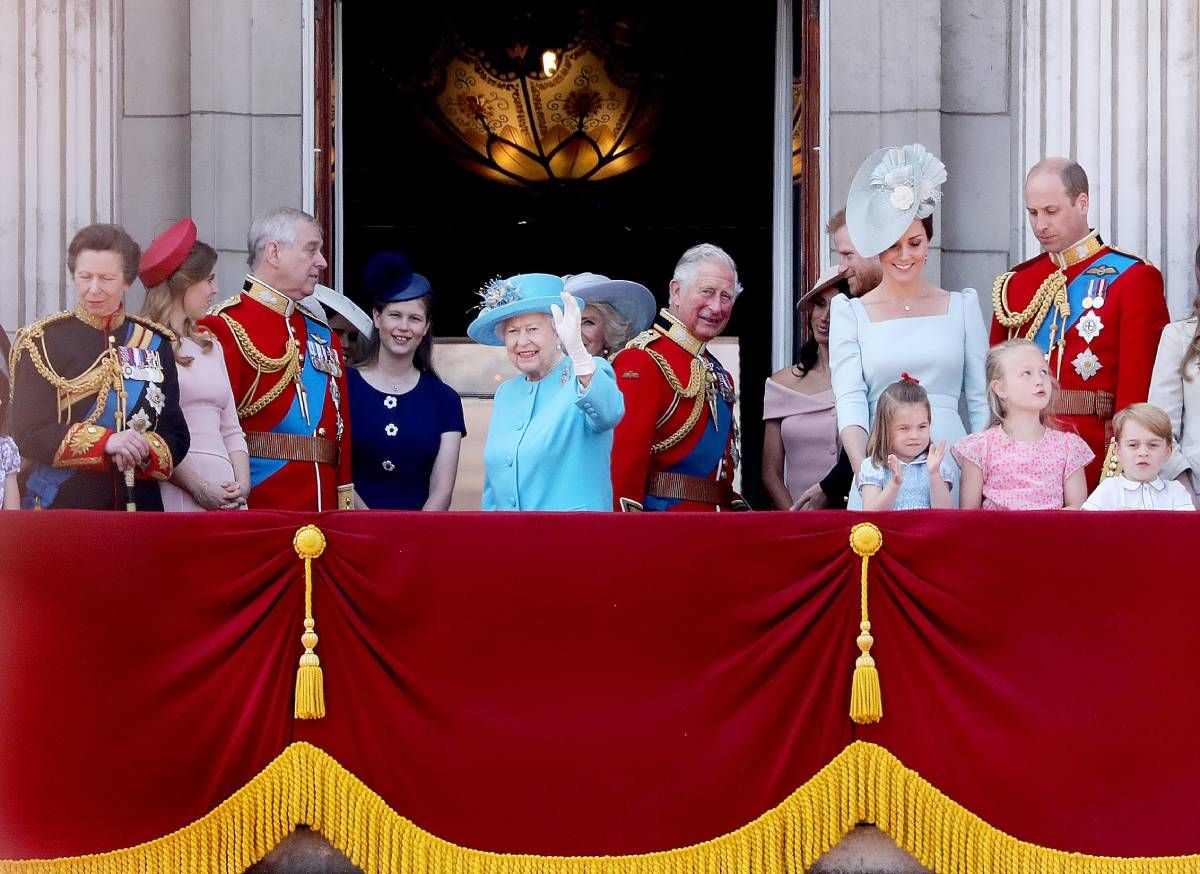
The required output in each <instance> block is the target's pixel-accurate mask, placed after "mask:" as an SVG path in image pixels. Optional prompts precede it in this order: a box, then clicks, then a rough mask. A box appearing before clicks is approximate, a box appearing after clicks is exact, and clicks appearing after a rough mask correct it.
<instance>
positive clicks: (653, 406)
mask: <svg viewBox="0 0 1200 874" xmlns="http://www.w3.org/2000/svg"><path fill="white" fill-rule="evenodd" d="M613 370H614V371H615V373H616V376H617V386H618V387H619V388H620V389H621V393H622V394H623V395H624V397H625V416H624V418H622V419H621V422H620V424H618V425H617V429H616V432H615V434H614V436H613V450H612V477H613V502H614V505H615V508H616V509H617V510H641V509H644V510H672V511H674V510H707V511H712V510H722V509H726V510H728V509H745V502H743V501H742V499H741V498H740V497H739V496H738V495H737V493H736V492H734V491H733V475H734V471H735V470H736V468H737V463H738V432H737V424H736V422H735V421H734V417H733V401H734V398H735V394H734V387H733V381H732V379H731V378H730V376H729V374H728V373H727V372H726V371H725V369H724V368H723V367H721V365H720V363H719V362H718V361H717V360H716V358H714V357H713V355H712V353H710V352H708V351H707V350H706V349H705V344H704V343H702V342H701V341H700V340H698V339H697V338H696V337H694V336H692V334H691V333H690V332H689V331H688V330H687V329H686V328H685V327H684V326H683V325H682V324H681V323H680V322H679V321H677V320H676V319H675V318H674V317H673V316H672V315H671V314H670V313H668V312H667V311H666V310H662V311H661V312H660V313H659V314H658V317H657V318H656V319H655V321H654V325H653V326H652V327H651V328H650V330H648V331H645V332H643V333H642V334H639V335H638V336H637V337H635V338H634V339H633V340H632V341H630V343H629V345H628V346H627V347H626V348H625V349H624V350H622V351H621V352H620V353H619V354H618V355H617V356H616V358H615V359H613ZM714 414H715V417H714Z"/></svg>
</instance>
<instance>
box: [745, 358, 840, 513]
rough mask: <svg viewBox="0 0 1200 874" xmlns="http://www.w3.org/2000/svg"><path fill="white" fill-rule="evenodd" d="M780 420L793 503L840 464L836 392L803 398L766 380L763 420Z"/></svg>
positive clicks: (786, 480)
mask: <svg viewBox="0 0 1200 874" xmlns="http://www.w3.org/2000/svg"><path fill="white" fill-rule="evenodd" d="M769 419H779V420H780V422H779V430H780V432H781V433H782V435H783V457H784V464H783V482H784V485H786V486H787V490H788V494H789V495H791V496H792V500H793V501H795V500H798V499H799V497H800V496H801V495H802V494H804V492H805V491H806V490H807V489H808V488H809V487H810V486H812V485H814V484H816V483H819V482H820V481H821V480H823V479H825V476H826V475H827V474H828V473H829V471H830V470H832V469H833V466H834V465H835V464H837V460H838V453H839V452H840V451H841V447H840V446H839V444H838V428H837V407H836V405H835V399H834V395H833V389H828V390H826V391H823V392H817V393H816V394H811V395H808V394H804V393H803V392H798V391H796V390H795V389H791V388H788V387H787V386H785V385H783V384H781V383H779V382H777V381H776V380H774V379H768V380H767V387H766V393H765V394H764V396H763V420H764V421H766V420H769Z"/></svg>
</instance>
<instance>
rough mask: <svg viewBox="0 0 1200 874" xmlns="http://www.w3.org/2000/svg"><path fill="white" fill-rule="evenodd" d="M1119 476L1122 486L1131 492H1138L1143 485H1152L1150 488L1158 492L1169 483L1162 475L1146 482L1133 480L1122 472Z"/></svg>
mask: <svg viewBox="0 0 1200 874" xmlns="http://www.w3.org/2000/svg"><path fill="white" fill-rule="evenodd" d="M1117 478H1118V479H1119V480H1120V481H1121V486H1122V488H1124V489H1125V490H1126V491H1130V492H1136V491H1137V490H1138V489H1140V488H1141V487H1142V486H1150V488H1152V489H1154V491H1156V492H1161V491H1162V490H1163V489H1165V488H1166V487H1167V484H1166V483H1165V482H1163V478H1162V477H1160V476H1156V477H1155V478H1154V479H1152V480H1150V481H1149V482H1145V483H1140V482H1138V481H1137V480H1132V479H1130V478H1129V477H1127V476H1125V474H1120V475H1119V476H1118V477H1117Z"/></svg>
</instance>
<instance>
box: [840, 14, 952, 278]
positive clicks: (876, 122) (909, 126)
mask: <svg viewBox="0 0 1200 874" xmlns="http://www.w3.org/2000/svg"><path fill="white" fill-rule="evenodd" d="M829 6H830V9H829V13H830V15H829V23H828V27H829V28H830V35H829V42H828V44H829V46H830V49H829V51H830V57H829V61H828V70H829V81H828V82H827V83H826V86H825V87H827V88H828V89H829V147H828V148H829V154H828V166H829V177H828V179H827V182H826V184H828V186H829V211H830V213H833V212H837V210H839V209H841V208H842V207H843V206H845V205H846V192H847V191H848V190H849V188H850V182H851V180H852V179H853V178H854V172H855V170H857V169H858V165H859V164H861V163H862V161H863V159H864V158H866V156H867V155H868V154H870V153H871V152H872V151H874V150H875V149H878V148H882V147H883V146H890V145H903V144H905V143H913V142H919V143H922V144H924V145H925V146H926V147H927V148H928V149H930V151H932V152H934V153H935V154H937V155H938V156H941V155H942V120H941V108H942V81H941V80H942V75H941V70H942V51H941V39H942V33H941V31H942V4H941V2H940V0H855V2H853V3H840V2H839V3H830V4H829ZM951 172H953V171H951ZM952 178H953V177H952ZM952 184H953V183H952ZM940 213H941V210H939V215H938V216H937V221H938V223H939V225H940V224H941V215H940ZM823 218H828V217H827V216H825V217H823ZM955 220H957V218H956V219H955ZM939 238H940V235H939ZM940 255H941V253H940V243H939V242H938V240H935V241H934V248H933V250H932V251H931V252H930V257H929V266H928V268H927V270H926V274H925V275H926V277H927V278H929V279H930V280H931V281H932V282H938V281H939V277H940V275H941V266H940V264H941V257H940Z"/></svg>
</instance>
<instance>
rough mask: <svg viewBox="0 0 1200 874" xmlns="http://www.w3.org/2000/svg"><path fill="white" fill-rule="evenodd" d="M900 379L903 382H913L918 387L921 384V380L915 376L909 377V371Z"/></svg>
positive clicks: (903, 373)
mask: <svg viewBox="0 0 1200 874" xmlns="http://www.w3.org/2000/svg"><path fill="white" fill-rule="evenodd" d="M900 379H901V381H903V382H912V383H915V384H917V385H920V384H921V380H919V379H917V378H916V377H915V376H909V374H908V371H903V372H901V374H900Z"/></svg>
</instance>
